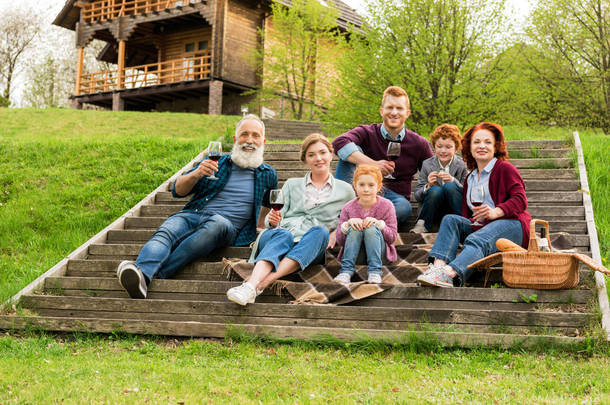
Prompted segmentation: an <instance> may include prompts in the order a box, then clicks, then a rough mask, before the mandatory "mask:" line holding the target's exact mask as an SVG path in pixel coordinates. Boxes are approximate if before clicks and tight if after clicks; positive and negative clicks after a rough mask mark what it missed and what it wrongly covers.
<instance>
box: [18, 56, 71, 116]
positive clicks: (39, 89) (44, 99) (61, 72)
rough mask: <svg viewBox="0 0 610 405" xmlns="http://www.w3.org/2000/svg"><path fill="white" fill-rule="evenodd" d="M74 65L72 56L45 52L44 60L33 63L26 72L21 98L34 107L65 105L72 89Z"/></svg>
mask: <svg viewBox="0 0 610 405" xmlns="http://www.w3.org/2000/svg"><path fill="white" fill-rule="evenodd" d="M75 70H76V69H75V66H74V61H73V60H72V58H70V59H68V58H63V59H62V57H61V56H53V55H51V54H47V56H46V57H45V58H44V60H43V61H42V62H40V63H37V64H35V65H33V66H32V67H31V68H30V69H29V70H28V73H27V76H28V80H27V86H26V88H25V91H24V94H23V99H24V102H25V103H26V105H29V106H31V107H35V108H45V107H67V106H68V105H69V103H68V101H69V100H68V98H69V96H70V94H71V93H72V91H73V90H74V75H75Z"/></svg>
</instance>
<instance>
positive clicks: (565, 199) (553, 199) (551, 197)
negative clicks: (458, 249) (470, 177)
mask: <svg viewBox="0 0 610 405" xmlns="http://www.w3.org/2000/svg"><path fill="white" fill-rule="evenodd" d="M190 199H191V196H188V197H182V198H174V197H172V193H171V192H169V191H161V192H159V193H157V195H156V196H155V204H161V205H180V206H182V205H184V204H186V203H187V202H188V201H189V200H190ZM411 201H415V198H414V197H413V195H411ZM527 203H528V205H529V204H544V205H582V193H581V192H579V191H568V192H564V191H531V192H528V193H527Z"/></svg>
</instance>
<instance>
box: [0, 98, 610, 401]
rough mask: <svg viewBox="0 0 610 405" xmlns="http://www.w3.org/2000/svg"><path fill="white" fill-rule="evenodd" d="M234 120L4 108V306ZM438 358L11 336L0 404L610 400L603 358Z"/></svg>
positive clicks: (592, 148) (594, 169) (0, 264)
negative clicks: (52, 401) (203, 399)
mask: <svg viewBox="0 0 610 405" xmlns="http://www.w3.org/2000/svg"><path fill="white" fill-rule="evenodd" d="M235 121H236V118H235V117H207V116H200V115H192V114H150V113H149V114H147V113H109V112H91V111H70V110H46V111H37V110H6V109H0V153H1V156H2V157H3V159H1V160H0V187H1V188H0V204H1V205H0V235H1V237H0V299H2V300H4V299H5V298H7V297H8V296H10V295H12V294H14V293H15V292H16V291H18V290H19V289H20V288H22V287H23V286H25V285H26V284H27V283H28V282H30V281H31V280H32V279H34V278H35V277H36V276H37V275H39V274H40V273H42V272H43V271H45V270H46V269H48V268H49V267H50V266H52V265H53V264H55V263H56V262H57V261H59V260H60V259H61V258H62V257H64V256H65V255H66V254H68V253H69V252H71V251H72V250H73V249H75V248H76V247H78V246H79V245H80V244H82V243H83V242H84V241H86V240H87V239H88V238H90V237H91V236H92V235H94V234H95V233H97V232H98V231H99V230H101V229H103V228H104V227H105V226H106V225H107V224H108V223H110V222H111V221H113V220H114V219H115V218H116V217H118V216H119V215H121V214H122V213H124V212H125V211H126V210H127V209H128V208H130V207H131V206H133V205H134V204H135V203H136V202H137V201H139V200H140V199H141V198H142V197H143V196H145V195H146V194H148V193H149V192H150V191H151V190H152V189H153V188H155V187H156V186H157V185H158V184H159V183H161V182H162V181H164V180H165V179H166V178H167V177H168V176H170V175H171V174H172V173H174V172H175V171H176V170H177V169H178V168H180V167H182V166H183V165H184V164H185V163H186V162H188V161H189V160H190V159H191V158H192V157H193V156H194V155H195V154H196V153H197V152H198V151H199V150H201V148H202V147H205V146H206V145H207V140H208V138H209V137H217V136H221V135H224V134H225V133H226V131H227V129H226V128H228V127H231V126H232V125H233V124H234V123H235ZM204 128H205V134H203V133H202V132H203V131H202V129H204ZM506 132H507V137H509V138H511V139H516V138H531V137H532V136H531V134H530V132H529V131H524V130H520V129H519V128H510V127H509V128H506ZM535 132H536V137H537V138H542V137H544V138H555V139H570V137H571V135H570V134H571V132H569V131H565V130H558V129H556V128H554V129H549V130H540V131H538V130H536V131H535ZM589 136H591V138H589ZM582 137H583V144H584V145H585V149H586V158H587V164H588V165H589V175H590V179H591V180H590V181H591V183H592V186H591V191H592V194H593V199H594V202H595V204H596V206H595V208H596V219H597V222H598V224H599V232H600V237H601V243H602V247H603V249H604V250H603V252H604V253H603V254H604V255H605V256H606V257H607V256H608V248H609V247H610V240H609V237H610V232H609V229H610V228H609V226H610V225H609V217H610V210H608V201H607V200H608V197H607V193H606V191H607V189H608V188H607V187H608V173H607V170H605V166H604V163H605V162H606V161H607V160H608V158H607V151H608V150H609V149H608V146H610V143H605V144H603V145H604V147H599V145H600V142H608V141H607V138H605V137H603V136H600V135H596V134H588V133H587V134H582ZM604 159H605V160H604ZM593 179H595V181H593ZM433 352H435V350H421V349H418V350H409V349H404V348H402V349H401V348H395V349H392V348H385V349H381V350H373V351H372V352H368V351H358V350H352V349H350V348H349V347H343V348H342V349H333V348H332V347H322V348H316V347H315V346H304V347H301V346H298V345H297V346H296V347H295V346H288V345H270V344H252V343H239V344H235V343H231V342H230V341H229V342H224V343H223V342H216V343H215V342H201V341H186V342H184V343H179V344H178V345H177V347H176V345H175V344H174V341H173V340H155V339H152V338H142V337H120V338H119V339H118V340H115V339H114V337H112V336H111V337H105V336H93V337H91V336H84V337H79V336H76V337H72V338H70V340H69V341H68V342H62V341H61V338H57V337H50V338H49V337H46V336H45V335H44V334H34V335H33V337H31V338H21V337H14V336H6V337H2V338H0V403H46V402H50V400H56V401H59V398H64V399H65V401H64V402H66V403H82V402H96V401H97V402H108V403H115V402H119V403H134V402H137V403H143V402H147V400H150V401H151V402H160V403H170V402H173V403H177V402H180V401H186V402H187V403H191V402H197V399H198V398H201V397H202V396H205V397H208V398H209V399H211V400H212V401H213V402H218V403H221V402H244V403H252V402H258V400H261V401H263V402H268V401H279V402H287V403H293V402H312V403H323V402H331V401H333V402H336V401H341V400H347V401H348V402H359V401H361V402H381V401H383V400H387V399H390V400H396V401H398V402H413V401H415V399H416V398H425V399H426V400H427V401H428V402H470V401H481V402H491V401H493V400H496V399H497V400H500V401H502V402H514V403H522V402H526V401H527V402H529V400H530V399H531V398H535V400H536V401H537V402H547V403H558V402H562V403H563V402H583V401H584V402H609V401H610V380H609V378H608V373H607V370H608V366H609V362H610V353H608V351H607V349H603V350H602V351H601V352H600V351H597V353H598V354H594V355H592V356H582V357H578V356H576V357H575V356H574V354H572V353H570V354H546V355H539V354H537V353H535V352H531V353H530V352H528V353H515V352H504V351H494V350H491V351H476V350H475V351H448V352H444V353H443V352H441V353H436V354H433ZM600 353H601V355H600ZM244 370H248V371H247V372H246V373H243V371H244ZM242 373H243V374H242ZM26 374H27V375H28V378H27V379H24V378H22V376H23V375H26ZM136 388H137V391H136V390H135V389H136Z"/></svg>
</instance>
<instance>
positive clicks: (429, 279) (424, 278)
mask: <svg viewBox="0 0 610 405" xmlns="http://www.w3.org/2000/svg"><path fill="white" fill-rule="evenodd" d="M417 281H418V282H419V285H426V286H429V287H445V288H451V287H453V279H452V278H451V277H449V276H448V275H447V273H445V271H444V270H443V267H433V268H432V269H430V270H428V271H427V272H425V273H424V274H422V275H420V276H419V277H417Z"/></svg>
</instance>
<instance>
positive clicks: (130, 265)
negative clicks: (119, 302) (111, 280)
mask: <svg viewBox="0 0 610 405" xmlns="http://www.w3.org/2000/svg"><path fill="white" fill-rule="evenodd" d="M116 275H117V277H118V278H119V283H121V287H123V288H124V289H125V291H127V294H129V296H130V297H131V298H140V299H144V298H146V295H147V293H148V287H147V286H146V278H145V277H144V274H142V271H140V269H138V266H136V263H135V262H133V261H131V260H124V261H122V262H121V264H119V267H118V268H117V271H116Z"/></svg>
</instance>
